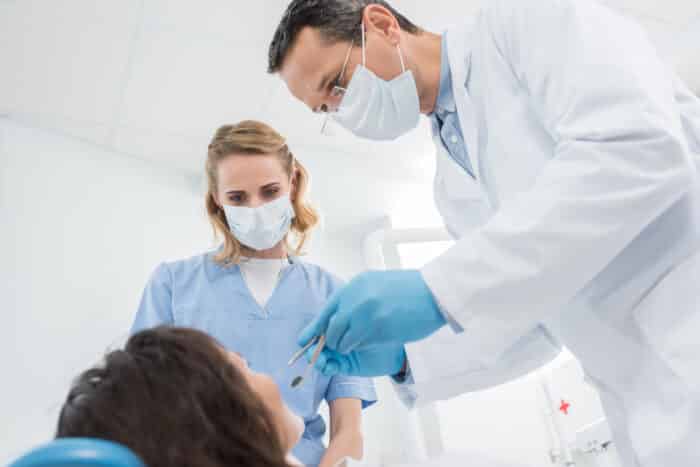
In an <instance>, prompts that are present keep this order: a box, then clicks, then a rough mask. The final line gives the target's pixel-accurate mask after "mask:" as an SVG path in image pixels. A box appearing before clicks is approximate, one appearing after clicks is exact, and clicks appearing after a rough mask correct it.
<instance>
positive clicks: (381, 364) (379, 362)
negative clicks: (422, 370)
mask: <svg viewBox="0 0 700 467" xmlns="http://www.w3.org/2000/svg"><path fill="white" fill-rule="evenodd" d="M315 350H316V345H313V346H311V348H310V349H309V350H307V351H306V359H307V360H308V361H311V357H312V356H313V353H314V351H315ZM405 362H406V351H405V350H404V347H403V345H382V346H377V347H373V348H371V349H369V350H357V351H354V352H350V353H349V354H347V355H346V354H341V353H340V352H337V351H335V350H331V349H329V348H328V347H324V348H323V350H322V351H321V354H320V355H319V356H318V360H316V365H315V367H316V369H317V370H318V371H319V372H321V373H322V374H323V375H324V376H335V375H337V374H342V375H346V376H362V377H365V378H372V377H375V376H391V375H396V374H398V373H399V372H400V371H401V369H402V368H403V365H404V363H405Z"/></svg>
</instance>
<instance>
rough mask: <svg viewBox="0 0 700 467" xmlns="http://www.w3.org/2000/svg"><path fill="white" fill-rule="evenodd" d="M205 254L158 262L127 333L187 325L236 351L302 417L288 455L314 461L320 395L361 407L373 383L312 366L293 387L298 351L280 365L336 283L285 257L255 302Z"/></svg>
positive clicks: (319, 452)
mask: <svg viewBox="0 0 700 467" xmlns="http://www.w3.org/2000/svg"><path fill="white" fill-rule="evenodd" d="M213 255H214V253H206V254H203V255H199V256H195V257H192V258H189V259H185V260H181V261H175V262H173V263H163V264H161V265H160V266H158V268H157V269H156V270H155V272H154V273H153V276H152V277H151V279H150V281H149V282H148V284H147V286H146V289H145V291H144V293H143V297H142V299H141V304H140V306H139V310H138V313H137V314H136V319H135V321H134V325H133V327H132V333H134V332H137V331H139V330H141V329H145V328H149V327H154V326H157V325H160V324H166V325H167V324H170V325H175V326H184V327H190V328H195V329H199V330H201V331H204V332H206V333H208V334H209V335H211V336H213V337H214V338H216V339H217V340H218V341H219V342H220V343H221V344H222V345H223V346H224V347H226V348H227V349H228V350H232V351H235V352H238V353H240V354H241V355H242V356H243V357H244V358H245V359H246V360H247V362H248V365H249V366H250V367H251V368H252V369H253V370H254V371H257V372H261V373H266V374H268V375H270V376H271V377H272V378H273V379H274V380H275V381H276V382H277V384H278V385H279V388H280V391H281V393H282V397H283V399H284V401H285V402H286V403H287V405H288V406H289V407H290V408H291V409H292V410H293V411H295V412H296V413H297V414H298V415H300V416H302V417H303V418H304V422H305V424H306V430H305V432H304V435H303V437H302V439H301V441H300V442H299V444H297V446H296V447H295V448H294V451H293V454H294V455H295V456H296V457H297V458H298V459H299V460H300V461H301V462H303V463H304V465H312V466H313V465H317V464H318V463H319V462H320V460H321V457H322V456H323V453H324V452H325V447H324V445H323V442H322V437H323V435H324V433H325V431H326V424H325V422H324V420H323V418H322V417H321V416H320V415H319V414H318V408H319V405H320V403H321V401H322V400H324V399H325V400H326V401H327V402H331V401H333V400H335V399H339V398H352V399H360V400H362V406H363V408H365V407H368V406H370V405H372V404H373V403H374V402H375V401H376V394H375V392H374V385H373V384H372V381H371V380H369V379H365V378H355V377H347V376H340V375H338V376H333V377H330V378H329V377H325V376H323V375H322V374H320V373H318V372H317V371H313V372H312V373H311V376H309V379H308V380H307V381H306V382H305V383H304V384H303V385H302V386H301V387H300V388H297V389H291V388H290V383H291V381H292V380H293V379H294V377H296V376H298V375H300V374H302V372H303V371H304V369H305V367H306V359H304V358H302V359H301V360H300V361H299V362H297V363H296V364H295V365H294V366H293V367H291V368H290V367H288V366H287V362H288V361H289V358H290V357H291V356H292V354H293V353H294V352H295V351H296V350H298V346H297V343H296V341H297V335H298V334H299V332H300V331H301V330H302V329H303V328H304V326H305V325H306V324H307V323H309V322H310V321H311V319H312V318H313V317H314V315H316V314H317V313H318V312H320V311H321V309H322V308H323V305H324V304H325V303H326V301H327V300H328V298H329V297H330V295H331V294H332V293H333V292H334V291H335V290H336V289H337V288H338V287H339V286H340V285H341V283H340V281H339V280H338V279H337V278H335V277H334V276H332V275H331V274H329V273H328V272H326V271H324V270H323V269H321V268H320V267H318V266H315V265H313V264H308V263H304V262H301V261H299V260H296V259H291V264H290V265H289V266H288V267H287V268H285V269H284V270H283V271H282V273H281V277H280V279H279V282H278V284H277V286H276V288H275V290H274V291H273V293H272V295H271V296H270V298H269V300H268V302H267V303H266V305H265V306H264V307H261V306H260V305H259V304H258V302H257V301H256V300H255V298H254V297H253V295H252V294H251V292H250V290H249V289H248V286H247V285H246V283H245V281H244V279H243V277H242V275H241V271H240V269H239V267H238V266H231V267H228V268H225V267H222V266H220V265H219V264H217V263H216V262H214V260H213Z"/></svg>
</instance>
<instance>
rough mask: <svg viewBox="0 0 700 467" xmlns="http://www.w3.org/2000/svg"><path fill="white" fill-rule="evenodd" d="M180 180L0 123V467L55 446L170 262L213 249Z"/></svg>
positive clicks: (196, 201) (195, 201) (196, 203)
mask: <svg viewBox="0 0 700 467" xmlns="http://www.w3.org/2000/svg"><path fill="white" fill-rule="evenodd" d="M195 193H196V192H195V190H193V189H192V186H191V184H190V180H189V178H188V177H187V176H185V175H184V174H179V173H177V172H172V171H171V172H168V171H167V170H164V169H162V168H159V167H156V166H153V165H152V164H151V163H147V162H143V161H140V160H138V159H133V158H128V157H124V156H120V155H117V154H114V153H109V152H106V151H102V150H100V149H98V148H96V147H94V146H91V145H88V144H84V143H80V142H77V141H75V140H71V139H68V138H65V137H62V136H60V135H56V134H52V133H48V132H43V131H39V130H33V129H30V128H25V127H22V126H19V125H17V124H14V123H12V122H10V121H8V120H2V119H0V219H2V221H1V222H2V224H1V225H2V228H1V230H0V297H2V303H3V305H2V317H3V322H2V325H1V326H0V368H2V384H1V385H0V464H1V465H5V463H6V461H9V458H10V457H13V456H14V455H16V454H18V453H20V452H22V451H23V450H25V449H26V448H27V447H30V446H32V445H34V444H36V443H37V442H40V441H42V440H44V439H47V438H48V437H50V436H51V434H52V432H53V429H54V426H55V422H56V417H57V413H58V408H59V406H60V403H61V402H62V400H63V398H64V397H65V395H66V391H67V388H68V385H69V382H70V380H71V379H72V378H73V377H74V376H75V375H76V374H77V373H78V372H79V371H81V370H83V369H85V368H86V367H87V366H89V365H91V364H93V363H94V362H96V361H97V360H98V359H99V357H100V356H101V355H102V354H103V353H104V351H105V349H106V348H107V346H108V345H110V344H112V343H115V344H116V343H117V342H121V340H122V339H123V337H124V335H125V333H126V332H127V330H128V327H129V325H130V323H131V319H132V316H133V313H134V310H135V307H136V306H137V304H138V300H139V297H140V294H141V291H142V289H143V286H144V283H145V281H146V279H147V277H148V276H149V274H150V272H151V271H152V270H153V268H154V267H155V265H156V264H157V263H158V262H159V261H162V260H164V259H174V258H178V257H181V256H185V255H191V254H193V253H195V252H199V251H202V250H205V249H207V248H209V247H210V246H211V244H212V242H211V239H212V234H211V231H210V229H209V228H208V225H207V223H206V221H205V218H204V215H203V209H202V200H201V198H200V197H199V196H196V194H195Z"/></svg>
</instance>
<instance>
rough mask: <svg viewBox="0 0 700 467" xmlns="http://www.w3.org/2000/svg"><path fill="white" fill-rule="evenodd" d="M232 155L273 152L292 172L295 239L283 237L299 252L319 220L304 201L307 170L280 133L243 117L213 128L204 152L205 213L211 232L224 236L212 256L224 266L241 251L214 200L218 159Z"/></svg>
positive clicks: (291, 230) (290, 174)
mask: <svg viewBox="0 0 700 467" xmlns="http://www.w3.org/2000/svg"><path fill="white" fill-rule="evenodd" d="M232 155H236V156H245V157H255V156H261V155H266V156H269V155H275V156H276V157H277V159H278V160H279V162H280V164H281V165H282V168H283V169H284V171H285V172H286V173H287V175H288V176H289V177H290V178H292V175H294V177H295V180H294V187H293V189H294V190H295V191H294V192H293V193H292V205H293V206H294V214H295V217H294V220H292V225H291V227H290V232H291V233H292V234H293V236H294V237H295V240H296V241H295V242H294V244H293V245H290V243H289V235H287V237H285V241H286V242H287V248H288V249H290V250H291V251H292V252H293V253H294V254H295V255H299V254H301V253H302V249H303V247H304V244H305V243H306V241H307V240H308V238H309V236H310V234H311V229H313V227H314V226H315V225H316V224H317V223H318V214H317V212H316V210H315V209H314V208H313V207H312V206H311V205H310V204H309V203H308V202H307V201H306V192H307V190H308V187H309V174H308V172H307V171H306V169H305V168H304V166H303V165H302V164H301V163H300V162H299V161H298V160H297V159H296V158H295V157H294V155H293V154H292V152H291V151H290V150H289V147H288V146H287V142H286V140H285V139H284V137H282V135H280V134H279V133H277V132H276V131H275V130H274V129H272V128H271V127H270V126H269V125H266V124H265V123H261V122H257V121H253V120H245V121H242V122H239V123H237V124H235V125H224V126H222V127H220V128H219V129H218V130H216V133H215V134H214V137H213V138H212V140H211V143H210V144H209V150H208V153H207V162H206V169H205V170H206V173H207V182H208V189H207V194H206V207H207V215H208V216H209V221H210V222H211V225H212V227H213V228H214V235H215V236H217V237H218V236H219V235H220V236H222V237H223V239H224V245H223V248H222V249H221V251H220V252H218V253H217V254H216V255H215V256H214V260H215V261H216V262H217V263H219V264H221V265H224V266H230V265H233V264H238V263H239V262H240V260H241V253H242V251H243V246H242V245H241V243H240V242H239V241H238V239H236V237H235V236H234V235H233V234H232V233H231V229H230V228H229V225H228V222H227V221H226V214H225V213H224V210H223V208H222V207H221V206H220V205H219V203H218V202H217V201H216V200H217V197H216V194H217V193H218V188H219V181H218V177H217V168H218V166H219V162H220V161H222V160H223V159H226V158H227V157H230V156H232Z"/></svg>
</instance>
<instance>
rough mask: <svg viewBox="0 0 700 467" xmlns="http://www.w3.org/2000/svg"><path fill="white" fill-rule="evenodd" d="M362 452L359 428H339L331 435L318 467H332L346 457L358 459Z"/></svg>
mask: <svg viewBox="0 0 700 467" xmlns="http://www.w3.org/2000/svg"><path fill="white" fill-rule="evenodd" d="M362 453H363V439H362V433H360V431H359V430H341V431H339V432H338V433H336V434H334V435H333V436H332V437H331V440H330V443H329V444H328V449H327V450H326V453H325V454H324V455H323V458H322V459H321V464H320V467H334V466H336V465H338V463H339V462H340V461H341V460H342V459H344V458H346V457H351V458H353V459H356V460H359V459H361V458H362Z"/></svg>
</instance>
